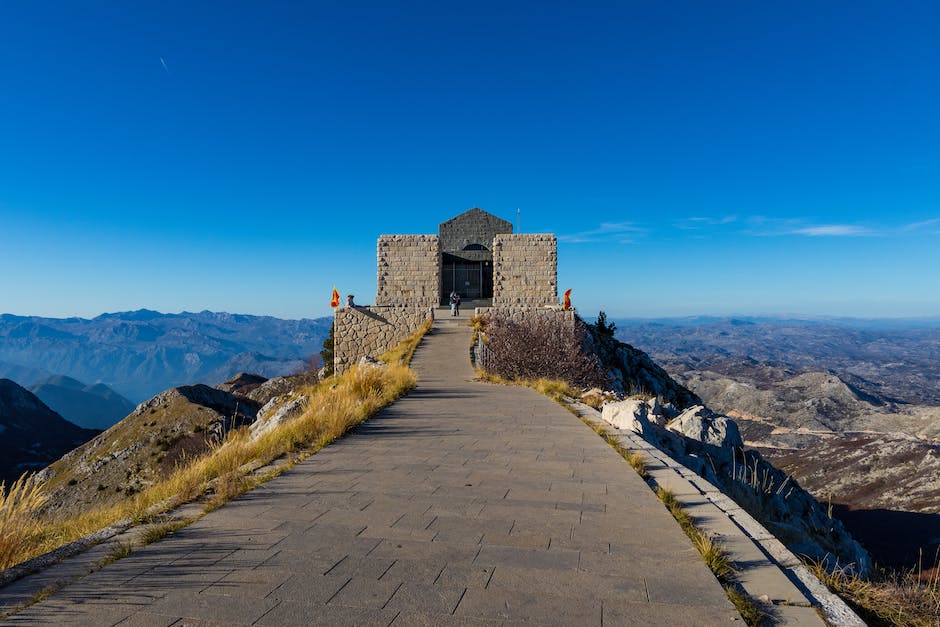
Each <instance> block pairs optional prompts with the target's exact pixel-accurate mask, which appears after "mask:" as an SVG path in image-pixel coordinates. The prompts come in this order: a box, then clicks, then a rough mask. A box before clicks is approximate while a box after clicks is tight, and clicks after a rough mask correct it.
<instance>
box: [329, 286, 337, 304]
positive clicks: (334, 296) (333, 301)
mask: <svg viewBox="0 0 940 627" xmlns="http://www.w3.org/2000/svg"><path fill="white" fill-rule="evenodd" d="M330 307H332V308H333V309H336V308H337V307H339V290H337V289H336V286H335V285H334V286H333V298H332V300H330Z"/></svg>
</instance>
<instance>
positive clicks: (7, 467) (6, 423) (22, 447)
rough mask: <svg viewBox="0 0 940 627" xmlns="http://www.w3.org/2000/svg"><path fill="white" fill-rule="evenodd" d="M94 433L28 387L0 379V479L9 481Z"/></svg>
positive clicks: (36, 467)
mask: <svg viewBox="0 0 940 627" xmlns="http://www.w3.org/2000/svg"><path fill="white" fill-rule="evenodd" d="M96 434H98V431H96V430H93V429H82V428H81V427H79V426H77V425H74V424H72V423H71V422H69V421H67V420H65V419H64V418H62V416H60V415H59V414H57V413H55V412H54V411H52V410H51V409H49V407H47V406H46V405H45V404H44V403H43V402H42V401H41V400H39V399H38V398H36V396H35V395H34V394H33V393H32V392H30V391H29V390H26V389H25V388H22V387H20V386H19V385H17V384H16V383H14V382H13V381H10V380H9V379H0V481H5V482H6V483H7V484H9V483H10V482H11V481H13V480H15V479H16V478H18V477H19V476H20V475H21V474H23V473H24V472H26V471H31V470H38V469H39V468H42V467H44V466H46V465H47V464H49V463H50V462H52V461H53V460H55V459H57V458H58V457H59V456H60V455H62V454H63V453H65V452H66V451H69V450H71V449H73V448H75V447H76V446H78V445H80V444H82V443H83V442H86V441H87V440H90V439H91V438H93V437H94V436H95V435H96Z"/></svg>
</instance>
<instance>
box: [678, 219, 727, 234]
mask: <svg viewBox="0 0 940 627" xmlns="http://www.w3.org/2000/svg"><path fill="white" fill-rule="evenodd" d="M737 221H738V216H724V217H721V218H706V217H693V218H685V219H683V220H679V221H678V222H675V223H673V226H674V227H675V228H677V229H681V230H683V231H698V230H701V229H704V228H706V227H710V226H724V225H726V224H734V223H735V222H737Z"/></svg>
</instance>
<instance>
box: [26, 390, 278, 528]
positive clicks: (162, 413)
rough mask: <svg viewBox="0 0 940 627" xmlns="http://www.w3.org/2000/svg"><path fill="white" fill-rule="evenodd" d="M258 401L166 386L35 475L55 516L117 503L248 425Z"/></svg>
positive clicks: (221, 392) (210, 391)
mask: <svg viewBox="0 0 940 627" xmlns="http://www.w3.org/2000/svg"><path fill="white" fill-rule="evenodd" d="M258 407H259V405H258V403H256V402H254V401H252V400H250V399H247V398H245V397H241V396H236V395H234V394H232V393H230V392H224V391H222V390H217V389H214V388H210V387H208V386H205V385H189V386H181V387H176V388H172V389H169V390H167V391H165V392H161V393H160V394H158V395H156V396H154V397H153V398H151V399H150V400H148V401H146V402H144V403H141V404H140V405H138V406H137V408H136V409H134V411H133V412H132V413H131V414H130V415H129V416H127V417H126V418H124V419H123V420H121V421H120V422H118V423H117V424H115V425H114V426H113V427H111V428H110V429H108V430H107V431H105V432H104V433H102V434H100V435H98V436H97V437H95V438H94V439H92V440H91V441H89V442H86V443H85V444H83V445H81V446H79V447H78V448H76V449H75V450H73V451H71V452H69V453H67V454H66V455H64V456H62V457H61V458H60V459H58V460H57V461H56V462H54V463H53V464H51V465H50V466H49V467H48V468H45V469H44V470H43V471H42V472H41V473H39V476H38V478H39V479H40V480H43V481H47V482H48V484H47V485H48V490H49V497H50V498H49V505H48V506H47V509H48V511H49V512H50V513H53V514H63V515H71V514H75V513H78V512H81V511H83V510H85V509H87V508H88V507H89V506H106V505H110V504H113V503H116V502H118V501H120V500H122V499H123V498H125V497H127V496H129V495H132V494H134V493H136V492H139V491H141V490H142V489H144V488H146V487H148V486H150V485H152V484H153V483H154V482H155V481H157V480H158V479H161V478H163V477H165V476H166V475H167V474H168V473H169V472H170V471H172V470H173V468H174V466H175V465H176V463H177V462H178V461H179V460H180V459H182V458H184V457H188V458H192V457H194V456H197V455H199V454H201V453H203V452H205V451H206V450H207V449H208V448H209V447H210V446H211V445H212V443H213V442H218V441H220V439H221V438H222V437H223V435H224V434H225V433H227V432H228V431H229V430H231V429H233V428H237V427H239V426H242V425H245V424H250V423H251V422H253V421H254V419H255V415H256V413H257V411H258Z"/></svg>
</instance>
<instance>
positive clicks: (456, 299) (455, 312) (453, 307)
mask: <svg viewBox="0 0 940 627" xmlns="http://www.w3.org/2000/svg"><path fill="white" fill-rule="evenodd" d="M450 315H452V316H459V315H460V294H458V293H457V290H454V291H453V292H451V293H450Z"/></svg>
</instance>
